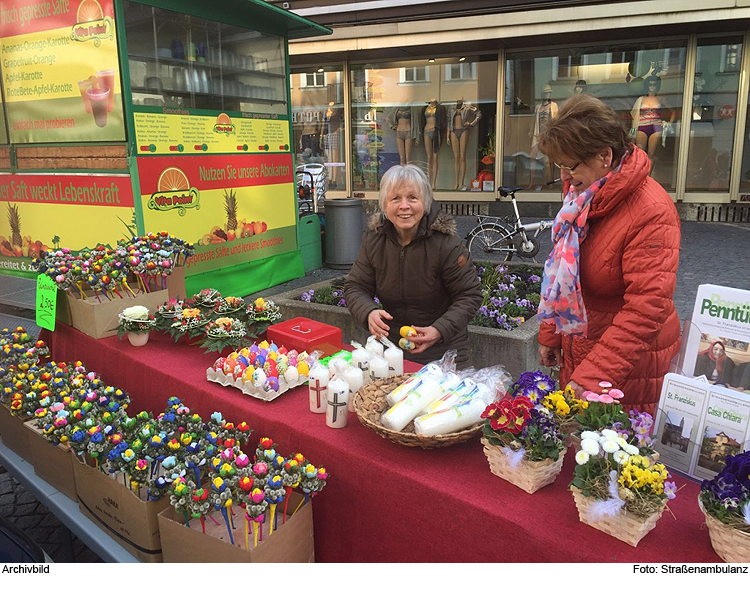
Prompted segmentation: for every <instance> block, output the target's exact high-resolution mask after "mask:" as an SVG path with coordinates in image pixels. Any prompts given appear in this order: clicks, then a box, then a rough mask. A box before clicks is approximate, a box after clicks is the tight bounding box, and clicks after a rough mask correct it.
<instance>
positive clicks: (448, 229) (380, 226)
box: [367, 202, 458, 237]
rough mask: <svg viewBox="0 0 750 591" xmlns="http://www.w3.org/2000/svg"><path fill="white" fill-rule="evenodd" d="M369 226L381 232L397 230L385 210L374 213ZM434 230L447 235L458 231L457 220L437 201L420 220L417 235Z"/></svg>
mask: <svg viewBox="0 0 750 591" xmlns="http://www.w3.org/2000/svg"><path fill="white" fill-rule="evenodd" d="M367 227H368V229H370V230H374V231H375V232H380V233H387V232H388V231H391V232H395V228H394V227H393V224H392V223H391V222H390V221H389V220H388V218H387V217H385V214H384V213H383V212H377V213H374V214H372V215H371V216H370V221H369V222H368V225H367ZM432 232H440V233H441V234H445V235H447V236H451V235H453V234H457V233H458V230H457V226H456V220H455V219H454V218H453V216H451V215H450V214H448V213H445V212H444V211H443V210H441V209H440V207H439V206H438V205H437V204H436V203H435V202H433V204H432V211H430V213H428V214H427V215H426V216H424V217H423V218H422V219H421V221H420V222H419V230H418V232H417V236H418V237H419V236H422V235H423V234H429V233H432Z"/></svg>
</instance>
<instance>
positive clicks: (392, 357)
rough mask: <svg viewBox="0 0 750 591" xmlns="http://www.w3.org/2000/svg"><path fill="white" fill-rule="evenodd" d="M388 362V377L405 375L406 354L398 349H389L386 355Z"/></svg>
mask: <svg viewBox="0 0 750 591" xmlns="http://www.w3.org/2000/svg"><path fill="white" fill-rule="evenodd" d="M384 357H385V360H386V361H387V362H388V375H389V376H400V375H403V373H404V352H403V351H402V350H401V349H399V348H398V347H388V348H387V349H386V350H385V353H384Z"/></svg>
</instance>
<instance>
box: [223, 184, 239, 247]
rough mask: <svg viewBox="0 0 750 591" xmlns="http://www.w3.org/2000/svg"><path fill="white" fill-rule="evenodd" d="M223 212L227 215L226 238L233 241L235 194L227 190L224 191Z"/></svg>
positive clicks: (235, 221)
mask: <svg viewBox="0 0 750 591" xmlns="http://www.w3.org/2000/svg"><path fill="white" fill-rule="evenodd" d="M224 211H226V213H227V236H228V237H229V236H231V238H228V239H229V240H233V239H234V236H235V234H236V231H237V194H236V193H235V192H234V191H233V190H232V189H229V193H227V190H226V189H224Z"/></svg>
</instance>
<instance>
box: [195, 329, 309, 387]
mask: <svg viewBox="0 0 750 591" xmlns="http://www.w3.org/2000/svg"><path fill="white" fill-rule="evenodd" d="M306 358H307V353H305V352H304V351H303V352H302V353H298V352H297V351H295V350H294V349H292V350H291V351H287V349H286V348H285V347H283V346H282V347H278V346H277V345H276V344H274V343H269V342H267V341H262V342H261V343H256V344H253V345H252V346H251V347H243V348H242V349H239V350H238V351H233V352H232V353H230V354H229V355H227V356H226V357H219V358H218V359H217V360H216V361H215V362H214V363H213V365H212V366H211V367H209V368H208V369H207V370H206V379H207V380H208V381H210V382H216V383H218V384H221V385H222V386H232V387H234V388H238V389H239V390H242V392H244V393H245V394H248V395H250V396H254V397H256V398H260V399H262V400H266V401H270V400H273V399H274V398H276V397H277V396H279V395H281V394H283V393H284V392H286V391H287V390H289V389H291V388H295V387H297V386H299V385H302V384H304V383H305V382H307V374H308V373H309V371H310V369H309V366H308V364H307V362H306ZM279 361H280V363H279ZM280 369H282V370H283V371H280Z"/></svg>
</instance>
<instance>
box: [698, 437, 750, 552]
mask: <svg viewBox="0 0 750 591" xmlns="http://www.w3.org/2000/svg"><path fill="white" fill-rule="evenodd" d="M698 500H699V503H700V507H701V510H702V511H703V513H704V514H705V516H706V525H707V526H708V533H709V535H710V536H711V545H712V546H713V548H714V550H715V551H716V553H717V554H718V555H719V556H721V558H722V560H724V561H725V562H750V451H746V452H744V453H741V454H736V455H733V456H727V458H726V465H725V466H724V468H723V469H722V471H721V472H719V473H718V474H717V475H716V476H715V477H714V478H713V479H712V480H704V481H703V484H702V485H701V492H700V496H699V497H698Z"/></svg>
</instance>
